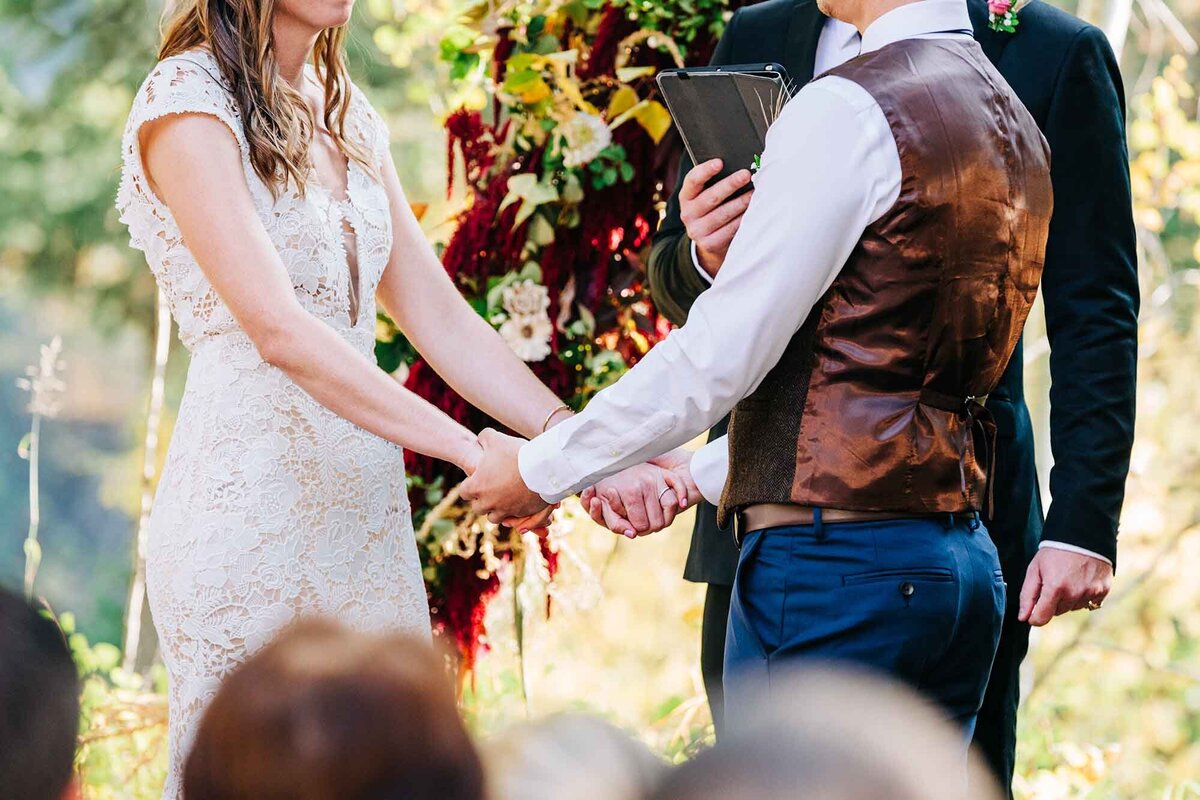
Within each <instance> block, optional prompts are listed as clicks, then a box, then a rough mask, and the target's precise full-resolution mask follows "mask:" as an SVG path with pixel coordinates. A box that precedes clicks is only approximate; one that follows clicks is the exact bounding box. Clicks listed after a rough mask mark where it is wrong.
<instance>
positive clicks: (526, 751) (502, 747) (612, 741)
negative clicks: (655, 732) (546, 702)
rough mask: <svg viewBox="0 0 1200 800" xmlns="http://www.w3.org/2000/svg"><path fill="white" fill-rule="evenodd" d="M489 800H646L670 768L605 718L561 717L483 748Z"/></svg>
mask: <svg viewBox="0 0 1200 800" xmlns="http://www.w3.org/2000/svg"><path fill="white" fill-rule="evenodd" d="M484 763H485V764H486V765H487V771H488V785H489V787H490V788H489V793H488V794H489V797H490V800H643V798H646V797H647V796H648V795H649V794H650V792H651V791H653V789H654V787H655V786H657V785H658V783H659V781H660V779H661V778H662V776H663V774H664V772H665V771H666V765H665V764H664V763H663V762H662V761H661V760H660V759H659V758H657V757H656V756H654V754H652V753H651V752H650V750H649V749H647V747H646V746H645V745H644V744H642V743H641V742H639V741H637V740H636V739H634V738H633V737H632V736H630V735H629V734H627V733H625V732H624V731H622V730H621V729H620V728H617V727H615V726H614V725H611V724H610V723H608V722H605V721H604V720H602V719H600V718H598V717H593V716H588V715H584V714H560V715H556V716H552V717H547V718H545V719H542V720H539V721H537V722H530V723H525V724H523V725H518V726H516V727H514V728H511V729H509V730H507V731H505V732H504V734H503V735H501V736H498V737H496V738H495V739H493V740H492V741H490V742H488V743H487V744H486V745H485V747H484Z"/></svg>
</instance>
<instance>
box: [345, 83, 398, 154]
mask: <svg viewBox="0 0 1200 800" xmlns="http://www.w3.org/2000/svg"><path fill="white" fill-rule="evenodd" d="M350 91H351V93H352V98H353V100H352V103H353V104H354V105H357V106H358V108H359V109H360V113H359V115H357V116H358V125H359V127H360V133H359V136H360V137H361V138H362V141H363V142H364V143H366V145H367V147H369V148H370V150H371V153H372V154H373V155H374V156H375V168H376V169H379V170H383V169H384V167H385V166H386V164H387V154H388V148H389V147H390V146H391V132H390V131H388V127H387V123H386V122H384V121H383V116H382V115H380V113H379V112H378V111H376V110H375V106H373V105H371V101H370V100H368V99H367V95H366V93H365V92H363V90H362V89H360V88H359V86H358V84H356V83H353V82H351V84H350Z"/></svg>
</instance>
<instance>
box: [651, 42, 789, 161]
mask: <svg viewBox="0 0 1200 800" xmlns="http://www.w3.org/2000/svg"><path fill="white" fill-rule="evenodd" d="M658 87H659V91H660V92H661V93H662V96H663V101H664V102H665V103H666V105H667V109H668V110H669V111H670V112H671V118H672V120H674V122H675V127H676V128H677V129H678V130H679V135H680V137H681V138H682V139H683V144H684V147H686V148H687V151H688V155H689V156H691V158H692V163H693V164H702V163H704V162H705V161H708V160H710V159H713V158H719V159H721V160H722V161H723V162H724V166H723V167H722V170H721V173H720V174H719V175H718V176H717V177H716V178H715V179H714V180H713V182H714V183H715V182H716V181H719V180H721V179H723V178H725V177H727V176H729V175H732V174H733V173H735V172H737V171H738V170H742V169H749V170H751V171H755V170H756V169H757V162H758V157H759V156H761V155H762V151H763V148H764V146H765V145H766V137H767V129H768V128H769V127H771V123H772V122H774V121H775V118H776V117H777V116H778V115H779V112H780V111H782V110H783V106H784V104H785V103H786V102H787V101H788V100H789V99H791V95H792V92H791V87H790V84H789V81H788V77H787V72H786V71H785V70H784V69H783V67H782V66H780V65H779V64H736V65H731V66H720V67H690V68H687V69H673V70H664V71H663V72H661V73H659V76H658Z"/></svg>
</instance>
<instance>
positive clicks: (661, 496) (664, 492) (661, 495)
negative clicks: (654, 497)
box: [658, 486, 675, 504]
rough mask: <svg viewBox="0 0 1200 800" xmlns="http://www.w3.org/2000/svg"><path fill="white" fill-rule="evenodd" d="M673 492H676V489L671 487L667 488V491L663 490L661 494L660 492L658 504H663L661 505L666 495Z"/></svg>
mask: <svg viewBox="0 0 1200 800" xmlns="http://www.w3.org/2000/svg"><path fill="white" fill-rule="evenodd" d="M673 491H675V490H674V489H672V488H671V487H670V486H668V487H666V488H665V489H663V490H662V491H661V492H659V493H658V502H659V503H660V504H661V503H662V499H663V498H664V497H666V495H667V492H673Z"/></svg>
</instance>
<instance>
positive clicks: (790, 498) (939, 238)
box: [720, 39, 1052, 524]
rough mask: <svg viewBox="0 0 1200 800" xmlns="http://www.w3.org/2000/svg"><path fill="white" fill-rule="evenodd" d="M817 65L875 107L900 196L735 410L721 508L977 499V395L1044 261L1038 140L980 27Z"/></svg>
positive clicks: (994, 373)
mask: <svg viewBox="0 0 1200 800" xmlns="http://www.w3.org/2000/svg"><path fill="white" fill-rule="evenodd" d="M827 74H829V75H837V76H840V77H842V78H845V79H848V80H850V81H853V82H854V83H857V84H858V85H859V86H861V87H862V88H863V89H865V90H866V91H867V92H868V93H869V94H870V95H871V96H872V97H873V98H874V99H875V100H876V101H877V102H878V104H879V106H880V107H881V108H882V110H883V113H884V115H885V116H886V117H887V120H888V123H889V125H890V126H891V129H892V133H893V135H894V136H895V140H896V145H897V148H898V150H899V154H900V165H901V173H902V178H901V186H900V196H899V198H898V199H897V201H896V203H895V205H894V206H893V207H892V208H891V209H890V210H889V211H887V212H886V213H885V214H884V215H883V216H882V217H881V218H880V219H879V220H877V221H876V222H874V223H873V224H871V225H870V226H869V227H868V228H867V229H866V230H865V231H864V232H863V235H862V238H861V240H860V241H859V243H858V245H857V246H856V247H855V249H854V251H853V253H852V254H851V255H850V257H849V259H848V260H847V262H846V264H845V265H844V266H843V268H842V270H841V272H840V273H839V274H838V277H837V278H836V279H835V280H834V283H833V285H832V286H831V287H830V289H829V291H828V292H827V293H826V295H825V296H824V297H823V298H822V300H821V302H820V303H818V305H817V306H816V307H815V308H814V309H813V311H812V313H811V314H810V315H809V317H808V319H807V321H806V322H805V324H804V325H803V327H802V328H801V330H800V331H799V333H797V335H796V336H795V337H794V338H793V340H792V342H791V343H790V345H789V346H788V348H787V350H786V351H785V353H784V355H783V357H782V359H781V360H780V361H779V363H778V364H777V365H776V366H775V367H774V368H773V369H772V371H771V372H770V373H769V374H768V375H767V377H766V378H765V379H764V380H763V382H762V383H761V384H760V385H759V387H758V389H756V390H755V391H754V393H753V394H751V395H750V396H748V397H746V398H745V399H744V400H743V401H742V402H741V403H739V404H738V406H737V408H736V409H735V410H734V413H733V416H732V418H731V421H730V425H729V448H730V471H729V479H728V482H727V483H726V486H725V492H724V496H723V498H722V501H721V507H720V516H721V518H722V520H721V521H722V524H724V522H725V520H726V519H727V518H728V515H729V513H730V512H731V511H736V510H738V509H740V508H745V507H747V506H751V505H755V504H759V503H797V504H801V505H807V506H820V507H823V508H836V509H846V510H855V511H895V512H904V513H937V512H963V511H972V510H979V509H980V508H981V505H982V500H983V494H984V492H983V488H984V482H985V477H984V470H983V468H982V467H981V466H980V463H979V461H978V460H977V458H976V454H975V445H974V442H973V438H974V437H973V434H972V430H973V428H974V427H975V426H976V425H977V424H979V422H980V417H981V416H982V415H985V414H986V412H984V411H983V409H982V407H981V406H980V404H979V400H978V399H979V398H984V397H985V396H986V395H987V394H988V393H989V392H990V391H991V390H992V389H993V388H994V387H995V386H996V384H997V382H998V381H999V380H1000V376H1001V374H1002V373H1003V371H1004V369H1005V367H1006V366H1007V364H1008V360H1009V358H1010V357H1011V356H1012V353H1013V350H1014V348H1015V347H1016V345H1017V341H1018V339H1019V338H1020V335H1021V329H1022V327H1023V326H1024V324H1025V318H1026V317H1027V316H1028V314H1029V308H1030V305H1031V304H1032V303H1033V300H1034V296H1035V294H1036V293H1037V286H1038V281H1039V280H1040V278H1041V271H1042V262H1043V258H1044V255H1045V246H1046V235H1047V230H1048V227H1049V222H1050V212H1051V206H1052V200H1051V196H1052V195H1051V189H1050V167H1049V163H1050V154H1049V149H1048V147H1047V145H1046V141H1045V139H1044V138H1043V137H1042V135H1041V132H1040V131H1039V130H1038V128H1037V125H1036V124H1035V123H1034V121H1033V118H1032V117H1031V116H1030V115H1029V113H1028V112H1027V111H1026V109H1025V107H1024V106H1023V105H1022V104H1021V102H1020V100H1018V99H1017V97H1016V95H1015V94H1013V92H1012V90H1011V89H1010V88H1009V87H1008V84H1007V83H1005V82H1004V79H1003V78H1001V77H1000V75H999V73H997V72H996V71H995V69H994V68H993V67H992V65H991V64H990V63H989V62H988V60H987V59H986V57H985V56H984V55H983V52H982V51H981V50H980V48H979V46H978V45H977V44H976V43H975V42H973V41H964V40H950V39H924V40H918V39H909V40H904V41H901V42H896V43H894V44H891V45H888V46H887V47H884V48H882V49H880V50H876V51H874V52H871V53H866V54H864V55H862V56H859V57H858V58H855V59H853V60H851V61H849V62H847V63H846V64H844V65H842V66H840V67H838V68H836V69H834V70H832V71H831V72H829V73H827ZM796 146H797V147H801V146H803V143H802V142H797V143H796ZM779 268H780V269H803V268H804V264H803V263H802V262H801V263H799V264H780V265H779Z"/></svg>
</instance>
